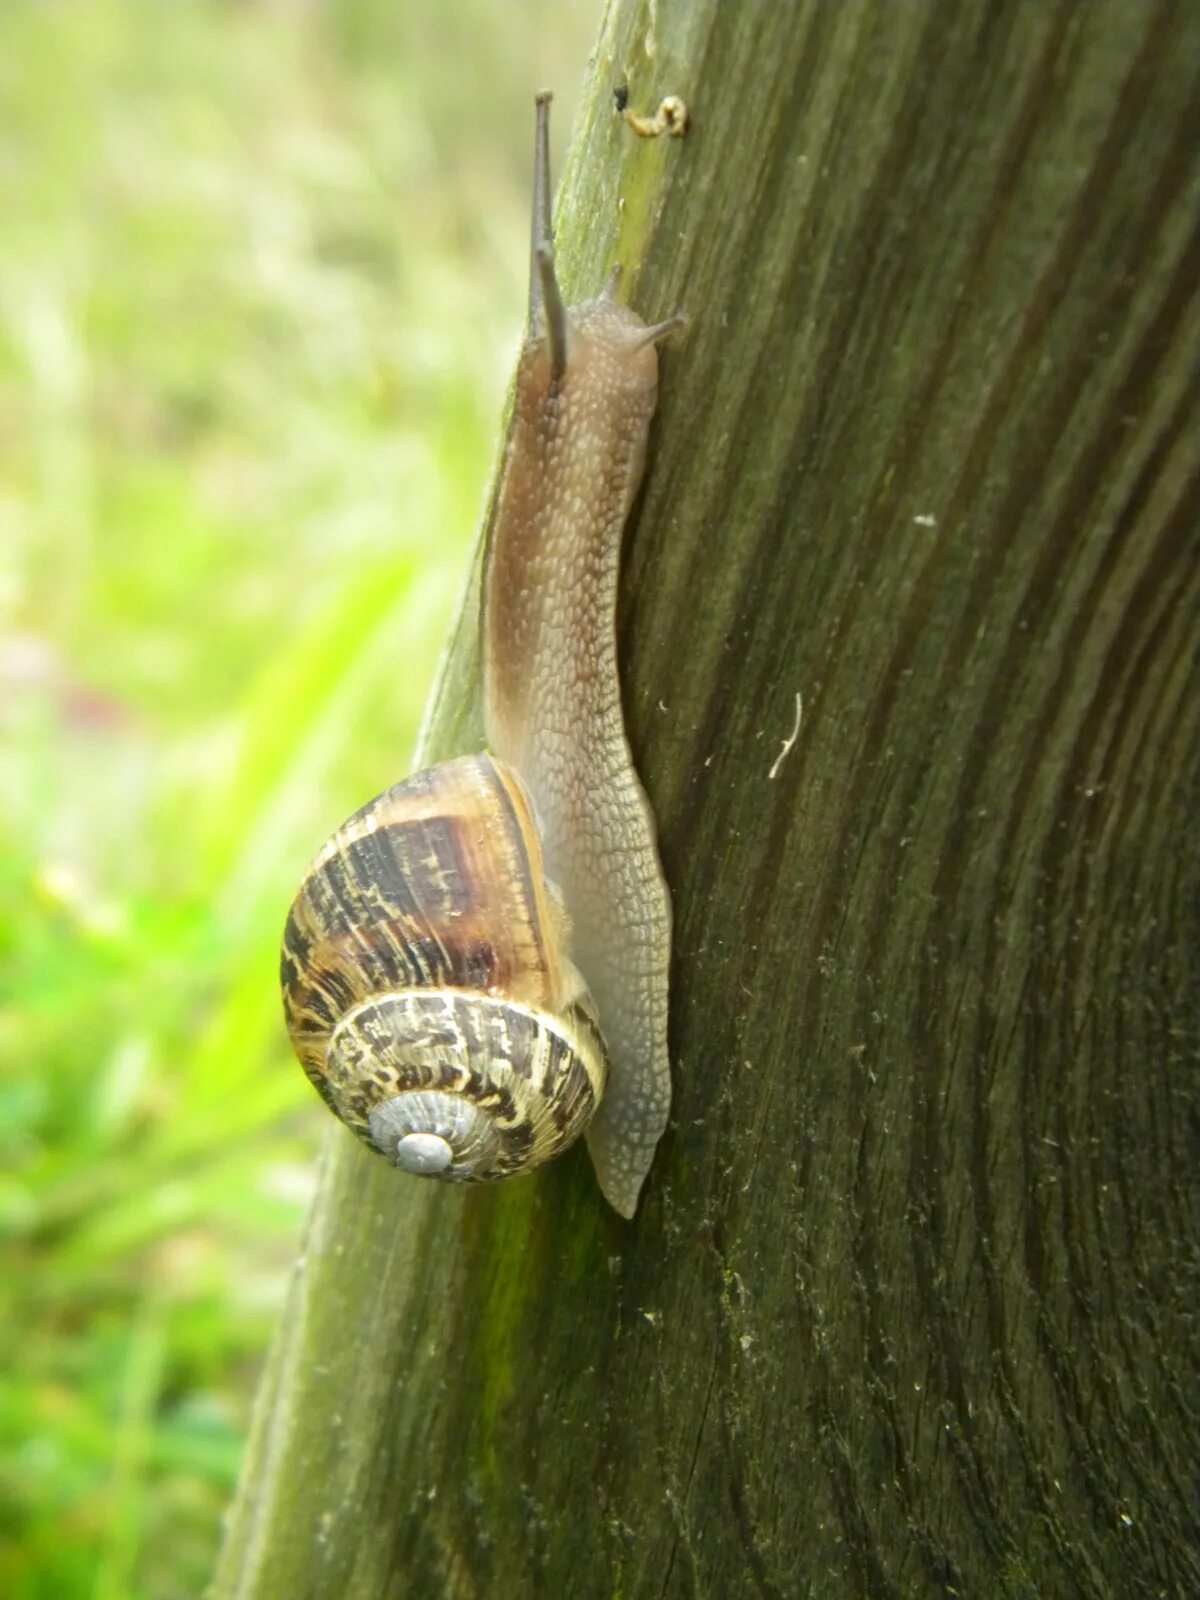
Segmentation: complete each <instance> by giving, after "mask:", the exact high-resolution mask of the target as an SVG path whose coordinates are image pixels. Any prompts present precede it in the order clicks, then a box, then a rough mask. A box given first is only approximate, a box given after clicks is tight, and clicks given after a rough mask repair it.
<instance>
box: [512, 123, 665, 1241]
mask: <svg viewBox="0 0 1200 1600" xmlns="http://www.w3.org/2000/svg"><path fill="white" fill-rule="evenodd" d="M545 123H546V118H545V104H544V102H539V118H538V152H539V154H538V161H537V163H536V165H537V172H538V175H539V182H538V183H536V184H535V202H534V251H533V254H534V270H533V271H532V272H531V296H530V299H531V304H530V327H529V332H528V335H527V338H526V342H525V345H524V348H523V349H522V352H521V356H520V360H519V364H518V369H517V383H516V394H515V402H514V409H513V418H512V425H511V428H510V432H509V435H508V441H507V447H506V454H505V460H504V463H503V467H502V471H501V479H500V487H499V491H498V495H497V499H496V503H495V508H494V511H493V516H492V521H491V525H490V527H489V530H488V541H487V549H486V557H485V568H484V584H483V618H482V622H483V626H482V640H483V666H484V726H485V732H486V735H487V741H488V745H489V748H490V749H491V750H492V751H494V752H495V754H496V755H497V756H498V757H499V758H501V759H502V760H503V761H505V762H506V763H508V764H509V765H510V766H512V767H513V768H514V769H515V770H516V771H517V772H518V773H519V774H520V776H521V780H522V782H523V783H524V784H525V786H526V787H527V789H528V790H529V793H530V796H531V798H532V801H533V805H534V811H535V814H536V816H537V820H538V827H539V831H540V833H541V837H542V846H543V850H544V854H545V862H546V871H547V873H548V875H549V876H550V878H551V879H552V880H553V881H554V883H556V884H557V885H558V886H559V888H560V890H561V892H562V896H563V901H564V903H565V906H566V909H567V913H568V916H569V918H570V924H571V950H572V955H573V958H574V960H575V962H576V964H577V966H578V967H579V969H580V971H581V972H582V974H583V976H584V979H585V980H586V982H587V985H588V988H589V990H590V992H591V994H592V997H593V999H594V1000H595V1003H596V1008H597V1012H598V1015H599V1018H600V1024H601V1027H602V1029H603V1032H604V1038H605V1042H606V1044H607V1046H608V1056H609V1079H608V1087H607V1090H606V1093H605V1097H604V1100H603V1102H602V1103H601V1105H600V1107H599V1109H598V1110H597V1112H596V1115H595V1118H594V1120H593V1121H592V1123H591V1124H590V1126H589V1128H588V1130H587V1141H588V1147H589V1151H590V1153H591V1156H592V1161H593V1164H594V1166H595V1169H596V1175H597V1178H598V1180H599V1183H600V1186H601V1189H602V1190H603V1192H604V1194H605V1196H606V1198H607V1199H608V1200H609V1201H610V1203H611V1204H612V1205H613V1206H614V1207H615V1208H616V1210H617V1211H619V1212H620V1213H621V1214H622V1215H624V1216H632V1215H633V1212H634V1210H635V1208H636V1205H637V1199H638V1193H639V1191H640V1189H641V1186H642V1183H643V1180H644V1179H645V1176H646V1173H647V1171H648V1170H649V1167H650V1163H651V1161H652V1159H653V1156H654V1149H655V1146H656V1145H657V1143H658V1140H659V1138H660V1137H661V1135H662V1132H663V1130H664V1128H665V1126H666V1122H667V1116H668V1112H669V1110H670V1098H671V1081H670V1069H669V1064H668V1055H667V1032H666V1029H667V975H668V965H669V960H670V939H671V907H670V896H669V894H668V891H667V886H666V882H665V880H664V878H663V874H662V869H661V866H660V864H659V858H658V849H657V843H656V831H655V826H654V819H653V816H652V813H651V811H650V807H649V804H648V802H647V799H646V795H645V792H644V790H643V788H642V785H641V783H640V782H639V780H638V776H637V773H636V771H635V769H634V765H633V758H632V755H631V752H630V749H629V742H628V739H627V737H626V732H625V723H624V718H623V715H622V710H621V691H620V683H619V679H618V671H617V641H616V607H617V580H618V573H619V565H620V551H621V537H622V533H623V530H624V526H625V522H626V519H627V517H628V515H629V509H630V506H631V505H632V503H633V499H634V497H635V495H636V494H637V490H638V486H639V484H640V482H641V477H642V472H643V468H644V465H645V459H646V440H647V434H648V431H649V427H650V420H651V418H652V416H653V414H654V407H655V402H656V399H657V390H658V357H657V352H656V350H655V345H656V342H657V341H658V340H659V339H660V338H662V337H663V336H664V335H665V334H667V333H668V332H670V331H671V330H673V329H674V328H675V327H676V326H677V325H678V322H679V319H678V318H672V319H671V320H670V321H669V322H667V323H664V324H661V325H658V326H655V327H647V325H646V324H645V323H644V322H643V321H642V320H641V318H640V317H638V316H636V315H635V314H634V313H633V312H632V311H630V310H628V309H627V308H626V307H624V306H622V305H620V304H619V303H618V302H617V301H616V299H615V298H614V297H613V293H612V288H613V285H612V284H611V283H610V286H609V288H608V289H606V291H605V292H604V293H603V294H601V295H600V296H599V297H598V298H596V299H594V300H590V301H586V302H584V303H582V304H580V305H577V306H574V307H571V308H569V309H567V308H563V307H562V306H561V300H560V298H559V295H558V288H557V284H556V282H555V280H554V276H553V262H552V260H547V254H548V240H549V202H548V182H547V181H546V167H547V160H546V153H545V135H546V126H545ZM539 264H540V266H541V271H538V270H537V268H538V266H539ZM556 317H557V319H558V322H559V326H558V335H559V338H558V344H559V348H557V349H556V348H555V345H556V337H555V333H556V330H555V320H556Z"/></svg>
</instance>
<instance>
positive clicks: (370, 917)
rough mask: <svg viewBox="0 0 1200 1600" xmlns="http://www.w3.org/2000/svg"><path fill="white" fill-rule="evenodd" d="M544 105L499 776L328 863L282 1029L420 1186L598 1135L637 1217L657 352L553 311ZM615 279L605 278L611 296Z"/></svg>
mask: <svg viewBox="0 0 1200 1600" xmlns="http://www.w3.org/2000/svg"><path fill="white" fill-rule="evenodd" d="M549 98H550V97H549V95H541V96H539V97H538V102H537V104H538V116H537V142H536V160H535V181H534V207H533V248H532V252H531V257H532V259H531V269H530V308H529V329H528V333H527V336H526V340H525V344H524V347H523V349H522V352H521V357H520V362H519V365H518V371H517V383H516V394H515V402H514V411H513V418H512V424H511V428H510V430H509V434H508V438H507V440H506V444H505V454H504V460H503V464H502V468H501V475H500V483H499V487H498V490H497V495H496V499H495V502H494V506H493V511H492V516H491V520H490V523H489V527H488V532H487V540H486V544H485V556H484V577H483V600H482V617H481V628H482V655H483V663H484V720H485V728H486V734H487V739H488V744H489V746H490V752H491V753H489V754H481V755H474V756H464V757H460V758H458V759H457V760H453V761H447V762H443V763H442V764H441V765H440V766H437V767H433V768H429V769H427V770H425V771H423V772H418V773H416V774H414V776H413V777H411V778H409V779H406V780H405V781H404V782H403V783H398V784H396V785H395V786H394V787H393V788H391V789H388V790H385V791H384V793H383V794H381V795H378V796H376V798H375V799H374V800H372V801H371V802H370V803H369V804H368V805H366V806H364V807H363V808H362V809H361V810H360V811H358V812H356V813H355V814H354V816H352V817H351V818H350V819H349V820H348V821H347V822H346V823H345V824H343V826H342V827H341V828H340V829H339V830H338V831H337V833H336V834H334V836H333V837H332V838H331V839H330V840H329V842H328V843H327V844H326V845H325V846H324V848H323V849H322V850H321V851H320V852H319V853H318V855H317V857H316V859H315V860H314V861H313V863H312V865H311V866H310V868H309V870H308V872H307V874H306V876H305V878H304V880H303V882H302V883H301V886H300V889H299V891H298V893H297V895H296V898H295V901H294V902H293V904H292V908H291V911H290V914H289V916H288V921H287V926H286V928H285V931H284V944H283V956H282V961H281V971H280V976H281V983H282V988H283V1000H284V1015H285V1020H286V1023H287V1027H288V1031H289V1034H290V1036H291V1039H292V1043H293V1046H294V1048H295V1051H296V1054H297V1056H298V1057H299V1059H300V1061H301V1064H302V1065H303V1067H304V1070H305V1072H306V1073H307V1074H308V1076H309V1078H310V1079H311V1080H312V1082H313V1084H314V1085H315V1087H316V1089H317V1090H318V1092H319V1093H320V1095H321V1096H322V1098H323V1099H324V1100H325V1102H326V1104H327V1105H328V1106H329V1107H330V1109H331V1110H332V1111H333V1112H334V1113H335V1115H337V1116H338V1117H339V1118H340V1119H341V1120H342V1121H343V1122H344V1123H345V1124H346V1125H347V1126H348V1127H349V1128H350V1129H351V1130H352V1131H353V1132H354V1133H355V1134H357V1136H358V1137H359V1138H360V1139H362V1140H363V1141H364V1142H365V1143H366V1144H368V1145H369V1146H370V1147H371V1148H372V1149H374V1150H376V1151H378V1152H379V1153H380V1154H382V1155H384V1156H385V1157H386V1158H387V1159H388V1160H390V1161H392V1162H393V1163H394V1164H395V1165H397V1166H399V1167H402V1168H404V1169H406V1170H408V1171H410V1172H415V1173H420V1174H424V1175H427V1176H433V1177H439V1178H442V1179H450V1180H459V1181H469V1182H486V1181H490V1180H493V1179H496V1178H503V1177H506V1176H509V1175H510V1174H515V1173H519V1172H525V1171H529V1170H531V1169H532V1168H534V1167H536V1166H539V1165H540V1164H541V1163H542V1162H543V1161H546V1160H549V1159H550V1158H551V1157H552V1156H554V1155H557V1154H558V1153H559V1152H560V1151H562V1150H565V1149H566V1148H567V1147H568V1146H569V1145H570V1144H571V1143H572V1142H573V1141H574V1140H575V1139H577V1138H578V1137H579V1135H580V1134H581V1133H583V1132H584V1131H585V1130H586V1133H587V1140H588V1146H589V1150H590V1153H591V1156H592V1161H593V1164H594V1166H595V1169H596V1174H597V1177H598V1180H599V1182H600V1186H601V1189H602V1190H603V1192H604V1194H605V1196H606V1197H607V1199H608V1200H609V1201H610V1203H611V1204H612V1205H613V1206H614V1207H615V1208H616V1210H617V1211H619V1212H620V1213H621V1214H622V1215H624V1216H627V1217H631V1216H632V1215H633V1213H634V1210H635V1209H636V1206H637V1199H638V1194H639V1192H640V1189H641V1186H642V1183H643V1181H644V1179H645V1176H646V1173H647V1171H648V1170H649V1167H650V1163H651V1161H652V1159H653V1155H654V1149H655V1146H656V1144H657V1143H658V1140H659V1138H660V1136H661V1134H662V1132H663V1129H664V1127H665V1125H666V1120H667V1115H668V1111H669V1109H670V1072H669V1067H668V1059H667V1041H666V1020H667V967H668V961H669V955H670V929H671V911H670V899H669V895H668V892H667V887H666V884H665V882H664V880H663V876H662V871H661V868H660V866H659V860H658V851H657V845H656V841H655V828H654V820H653V817H652V815H651V812H650V808H649V805H648V803H647V800H646V796H645V794H644V792H643V790H642V786H641V784H640V782H639V781H638V777H637V774H636V772H635V770H634V767H633V761H632V757H631V754H630V750H629V744H628V740H627V738H626V735H625V726H624V721H623V718H622V713H621V696H620V685H619V682H618V677H617V653H616V600H617V576H618V566H619V558H620V545H621V534H622V530H623V528H624V524H625V520H626V518H627V516H628V513H629V508H630V506H631V504H632V502H633V498H634V495H635V494H636V493H637V488H638V484H639V482H640V479H641V476H642V470H643V466H644V464H645V454H646V437H647V431H648V428H649V424H650V419H651V416H652V415H653V412H654V405H655V399H656V391H657V369H658V362H657V356H656V353H655V348H654V347H655V344H656V342H657V341H658V340H659V339H660V338H662V337H663V336H664V335H665V334H666V333H667V332H669V331H670V330H671V329H672V328H674V327H675V326H676V325H677V324H678V322H679V320H680V319H678V318H672V319H671V321H670V322H668V323H663V324H661V325H658V326H654V327H647V326H646V324H644V323H643V322H642V321H641V319H640V318H638V317H637V316H635V315H634V313H633V312H631V311H629V310H627V309H626V308H625V307H623V306H621V305H619V304H618V303H617V301H616V299H615V298H614V295H613V292H612V289H613V284H612V283H610V286H609V288H608V289H607V290H606V291H605V292H604V293H603V294H602V295H600V296H599V297H597V298H596V299H594V300H590V301H587V302H584V303H583V304H581V305H578V306H574V307H570V308H568V307H566V306H564V305H563V302H562V298H561V295H560V293H559V289H558V284H557V280H556V278H555V273H554V258H553V250H552V248H551V244H550V207H549V164H548V151H547V146H548V140H547V107H548V102H549ZM614 282H615V278H614Z"/></svg>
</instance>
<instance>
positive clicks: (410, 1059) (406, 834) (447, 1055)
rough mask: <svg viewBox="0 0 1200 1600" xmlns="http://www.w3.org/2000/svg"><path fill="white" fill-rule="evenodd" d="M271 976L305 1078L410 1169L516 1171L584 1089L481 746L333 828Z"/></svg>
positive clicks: (568, 1006) (586, 1040) (493, 770)
mask: <svg viewBox="0 0 1200 1600" xmlns="http://www.w3.org/2000/svg"><path fill="white" fill-rule="evenodd" d="M280 978H281V983H282V988H283V999H284V1015H285V1019H286V1022H287V1027H288V1032H289V1034H290V1035H291V1039H292V1043H293V1045H294V1047H295V1050H296V1054H297V1055H298V1056H299V1058H300V1061H301V1064H302V1065H303V1067H304V1070H305V1072H307V1074H308V1076H309V1078H310V1079H311V1080H312V1082H313V1084H314V1085H315V1086H316V1088H317V1090H318V1092H319V1093H320V1094H321V1096H322V1097H323V1099H324V1100H325V1101H326V1103H327V1105H329V1107H330V1108H331V1110H333V1111H334V1113H335V1114H336V1115H337V1116H338V1117H339V1118H341V1120H342V1121H343V1122H345V1123H346V1125H347V1126H348V1127H349V1128H351V1129H352V1130H353V1132H354V1133H356V1134H357V1135H358V1136H359V1138H361V1139H363V1140H364V1141H365V1142H366V1143H367V1144H369V1145H370V1146H371V1147H372V1148H373V1149H375V1150H377V1151H379V1152H380V1153H381V1154H383V1155H385V1156H386V1157H387V1158H388V1159H389V1160H391V1161H393V1162H394V1163H395V1164H396V1165H398V1166H401V1167H404V1168H406V1169H407V1170H409V1171H413V1172H421V1173H426V1174H429V1175H432V1176H437V1177H441V1178H448V1179H452V1180H459V1181H489V1180H491V1179H495V1178H502V1177H506V1176H508V1175H509V1174H510V1173H515V1172H521V1171H526V1170H529V1169H532V1168H533V1167H536V1166H539V1165H540V1164H541V1163H542V1162H543V1161H547V1160H549V1159H550V1158H551V1157H552V1156H554V1155H557V1154H558V1153H559V1152H560V1151H561V1150H563V1149H565V1148H566V1147H567V1146H568V1145H569V1144H570V1143H571V1142H572V1141H573V1140H574V1139H575V1138H577V1137H578V1135H579V1134H580V1133H581V1132H582V1131H583V1129H584V1127H585V1126H586V1125H587V1123H588V1121H589V1120H590V1118H591V1116H592V1113H593V1111H594V1110H595V1108H596V1106H597V1104H598V1103H599V1101H600V1098H601V1095H602V1094H603V1090H604V1082H605V1075H606V1070H607V1068H606V1061H605V1054H604V1046H603V1043H602V1041H601V1038H600V1034H599V1031H598V1029H597V1026H596V1022H595V1018H594V1015H593V1012H592V1007H591V1002H590V1000H589V998H588V996H587V993H586V991H585V989H584V986H583V983H582V981H581V979H580V977H579V974H578V973H577V972H576V970H575V968H574V966H573V965H572V964H571V961H570V959H569V957H568V955H567V952H566V926H565V919H564V916H563V913H562V910H561V906H560V905H559V903H558V900H557V897H556V894H555V891H554V890H553V889H552V887H551V886H550V885H548V884H547V883H546V880H545V876H544V873H543V868H542V852H541V845H540V842H539V839H538V834H537V831H536V828H535V826H534V820H533V815H532V810H531V807H530V803H529V799H528V797H527V795H526V792H525V790H524V788H523V786H522V785H521V783H520V781H519V779H517V777H516V776H515V774H514V773H513V772H512V771H511V769H509V768H507V767H505V766H504V765H503V764H502V763H500V762H497V761H494V760H492V759H491V757H489V756H486V755H482V756H466V757H462V758H460V759H458V760H454V761H448V762H444V763H442V765H441V766H438V767H434V768H430V769H428V770H426V771H423V772H418V773H416V774H415V775H414V776H413V777H411V778H408V779H406V780H405V782H403V783H399V784H396V785H395V786H394V787H392V788H391V789H387V790H385V791H384V793H383V794H381V795H378V796H377V797H376V798H375V799H374V800H372V801H371V802H370V803H369V804H368V805H366V806H364V807H363V808H362V809H361V810H360V811H357V812H356V813H355V814H354V816H352V817H351V818H350V819H349V821H348V822H346V823H345V824H344V825H343V826H342V827H341V828H340V829H339V830H338V831H337V833H335V834H334V836H333V837H332V838H331V839H330V840H329V842H328V844H326V846H325V847H324V849H323V850H322V851H321V852H320V853H319V855H318V856H317V858H316V860H315V861H314V862H313V864H312V866H311V867H310V868H309V871H308V873H307V874H306V876H305V878H304V881H303V883H302V884H301V886H300V890H299V892H298V894H297V896H296V899H295V901H294V902H293V904H292V908H291V912H290V914H289V916H288V921H287V926H286V929H285V932H284V943H283V958H282V963H281V971H280Z"/></svg>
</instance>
